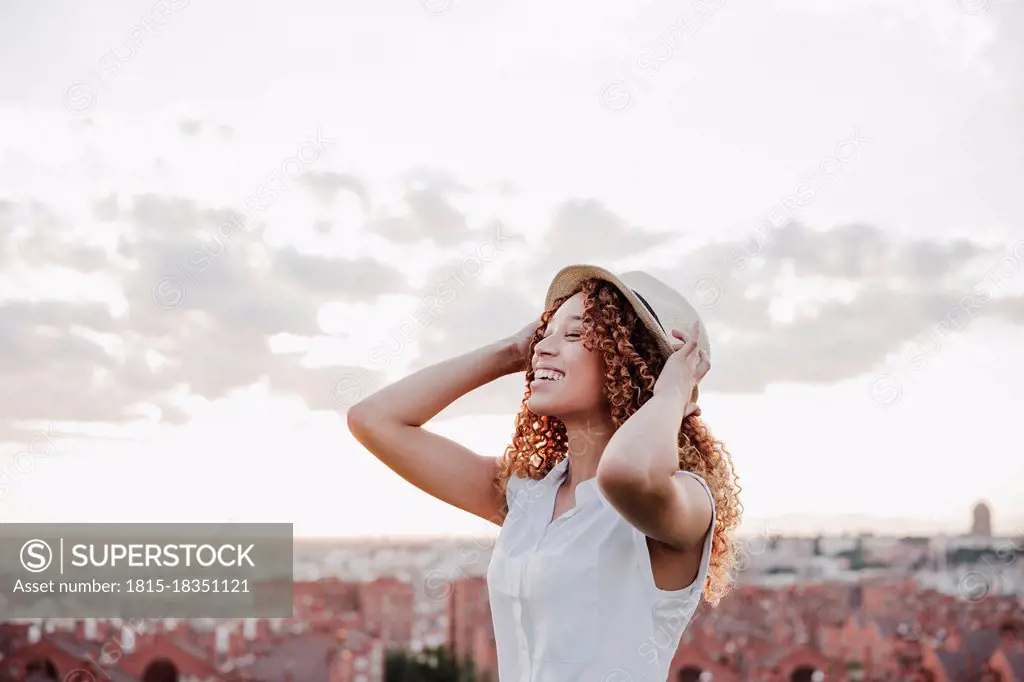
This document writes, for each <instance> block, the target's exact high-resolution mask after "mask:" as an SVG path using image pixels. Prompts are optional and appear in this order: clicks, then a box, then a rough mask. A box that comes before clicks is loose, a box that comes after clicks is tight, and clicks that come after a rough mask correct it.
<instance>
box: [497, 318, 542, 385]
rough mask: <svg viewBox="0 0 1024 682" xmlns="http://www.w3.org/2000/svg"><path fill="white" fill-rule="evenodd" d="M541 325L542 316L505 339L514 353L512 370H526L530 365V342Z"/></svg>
mask: <svg viewBox="0 0 1024 682" xmlns="http://www.w3.org/2000/svg"><path fill="white" fill-rule="evenodd" d="M539 326H540V316H539V315H538V316H537V319H535V320H533V321H532V322H530V323H529V324H527V325H526V326H525V327H523V328H522V329H520V330H519V331H518V332H516V333H515V334H513V335H512V336H510V337H508V338H507V339H505V342H506V343H507V344H508V346H509V348H510V352H511V354H512V360H511V362H512V371H513V372H525V371H526V370H527V369H528V368H529V367H530V342H531V341H533V335H534V333H535V332H536V331H537V328H538V327H539Z"/></svg>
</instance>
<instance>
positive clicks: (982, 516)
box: [971, 502, 992, 537]
mask: <svg viewBox="0 0 1024 682" xmlns="http://www.w3.org/2000/svg"><path fill="white" fill-rule="evenodd" d="M973 516H974V519H973V523H972V524H971V535H981V536H984V537H992V510H991V509H989V506H988V505H987V504H985V503H984V502H979V503H978V504H976V505H974V514H973Z"/></svg>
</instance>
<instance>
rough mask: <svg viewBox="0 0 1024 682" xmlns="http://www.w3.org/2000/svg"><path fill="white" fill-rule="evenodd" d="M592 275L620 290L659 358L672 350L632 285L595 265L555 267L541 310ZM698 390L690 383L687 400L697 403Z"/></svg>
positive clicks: (665, 331) (665, 332)
mask: <svg viewBox="0 0 1024 682" xmlns="http://www.w3.org/2000/svg"><path fill="white" fill-rule="evenodd" d="M592 278H596V279H601V280H604V281H606V282H608V283H610V284H612V285H614V286H615V288H616V289H618V290H619V291H620V292H621V293H622V295H623V296H624V297H625V299H626V300H627V301H628V302H629V304H630V305H631V306H632V307H633V311H634V312H635V313H636V315H637V317H638V318H639V319H640V321H641V322H643V324H644V326H645V327H646V328H647V330H648V331H649V332H650V333H651V335H652V336H653V337H654V339H655V341H656V342H657V344H658V350H659V351H660V352H661V354H662V356H663V357H665V358H666V359H667V358H668V357H669V356H670V355H672V353H673V352H675V348H673V346H672V344H673V341H674V338H673V337H671V336H670V334H671V330H670V329H663V328H662V325H661V323H660V322H659V321H658V320H657V319H656V318H655V317H654V315H653V314H652V313H651V311H650V310H649V309H648V308H647V306H646V305H644V302H643V301H642V300H640V297H639V296H637V295H636V292H635V291H633V289H632V287H630V286H629V285H627V284H626V283H625V282H624V281H623V280H622V279H621V278H619V276H618V275H616V274H615V273H613V272H610V271H609V270H606V269H605V268H602V267H600V266H597V265H585V264H584V265H568V266H566V267H564V268H562V269H561V270H559V271H558V272H557V273H556V274H555V276H554V278H552V280H551V284H550V285H548V291H547V294H546V295H545V296H544V309H545V310H546V309H548V308H550V307H551V306H552V305H553V304H554V302H555V301H557V300H558V299H560V298H564V297H569V296H572V295H574V294H575V293H577V292H578V291H579V290H580V286H581V285H582V283H583V282H584V281H585V280H588V279H592ZM698 393H699V390H698V387H697V386H694V387H693V393H692V394H691V396H690V401H691V402H697V395H698Z"/></svg>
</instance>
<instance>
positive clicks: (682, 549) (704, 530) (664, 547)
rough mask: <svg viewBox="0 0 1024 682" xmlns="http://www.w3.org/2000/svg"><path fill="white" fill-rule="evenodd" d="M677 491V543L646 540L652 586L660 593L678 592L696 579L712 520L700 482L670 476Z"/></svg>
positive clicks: (708, 499) (684, 477) (689, 476)
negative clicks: (678, 541) (678, 539)
mask: <svg viewBox="0 0 1024 682" xmlns="http://www.w3.org/2000/svg"><path fill="white" fill-rule="evenodd" d="M672 481H673V484H674V485H675V487H676V490H677V491H678V495H676V496H675V499H676V500H677V501H678V503H677V504H676V505H673V506H674V509H673V510H672V513H673V514H676V515H678V520H677V523H678V524H679V531H678V534H677V537H680V536H681V537H683V538H684V541H683V542H682V543H679V544H669V543H666V542H662V541H660V540H656V539H654V538H651V537H648V538H647V549H648V552H649V553H650V556H651V569H652V571H653V573H654V583H655V585H657V587H658V588H660V589H662V590H679V589H683V588H684V587H688V586H689V585H691V584H692V583H693V581H694V580H696V579H697V574H698V573H699V571H700V565H701V559H702V558H703V553H704V541H705V539H706V538H707V534H708V533H712V532H714V529H713V528H712V527H711V522H712V519H713V518H714V513H713V507H712V501H711V498H710V497H709V496H708V491H707V490H706V489H705V488H704V485H703V484H702V483H701V481H700V480H698V479H697V478H695V477H694V476H693V475H683V476H673V477H672Z"/></svg>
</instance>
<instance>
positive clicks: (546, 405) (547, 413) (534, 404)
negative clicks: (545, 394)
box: [526, 396, 559, 417]
mask: <svg viewBox="0 0 1024 682" xmlns="http://www.w3.org/2000/svg"><path fill="white" fill-rule="evenodd" d="M526 407H527V408H529V410H530V412H533V413H534V414H535V415H537V416H538V417H554V416H556V414H555V413H556V412H558V411H559V410H558V409H557V406H555V405H552V404H551V401H550V400H544V399H543V398H541V399H540V400H538V399H537V396H531V397H530V399H529V400H527V401H526Z"/></svg>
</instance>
